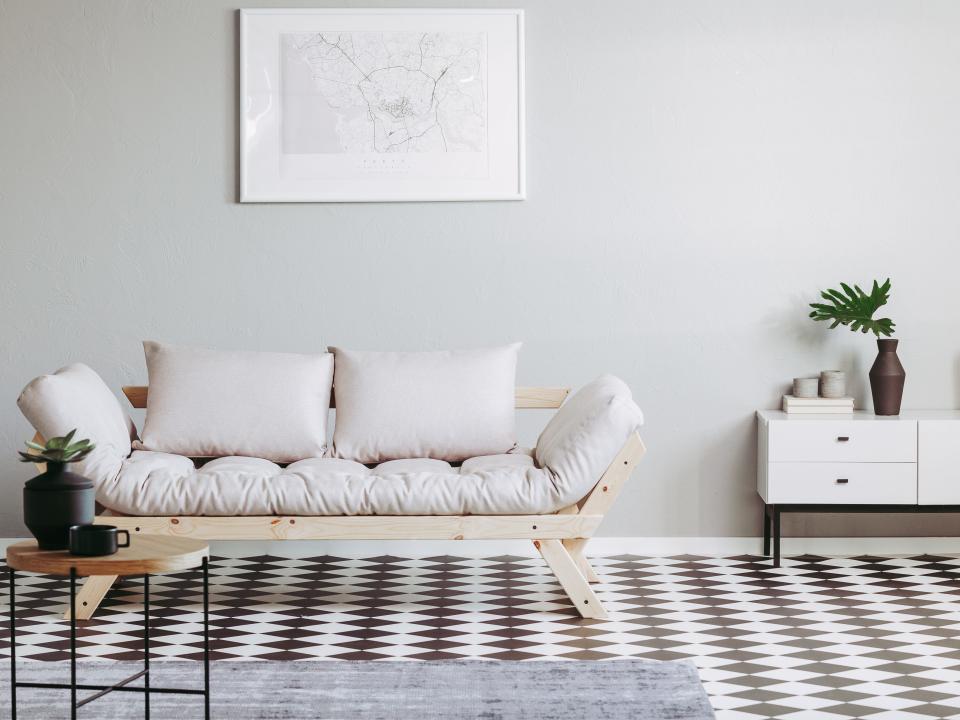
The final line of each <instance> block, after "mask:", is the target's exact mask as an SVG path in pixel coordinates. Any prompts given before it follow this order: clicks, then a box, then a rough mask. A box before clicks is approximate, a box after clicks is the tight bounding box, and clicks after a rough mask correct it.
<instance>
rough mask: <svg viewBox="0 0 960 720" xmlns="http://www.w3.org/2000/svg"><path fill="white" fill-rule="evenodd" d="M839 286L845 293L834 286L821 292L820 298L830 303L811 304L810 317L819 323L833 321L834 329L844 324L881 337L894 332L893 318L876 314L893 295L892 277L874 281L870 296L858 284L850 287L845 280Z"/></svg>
mask: <svg viewBox="0 0 960 720" xmlns="http://www.w3.org/2000/svg"><path fill="white" fill-rule="evenodd" d="M840 287H841V288H842V289H843V292H840V290H834V289H832V288H831V289H829V290H824V291H823V292H821V293H820V297H822V298H823V299H824V300H826V301H827V302H826V303H810V307H812V308H813V312H811V313H810V317H812V318H813V319H814V320H816V321H818V322H819V321H829V322H831V323H832V324H831V325H830V329H831V330H833V328H835V327H837V326H838V325H844V326H846V327H849V328H850V329H851V330H852V331H853V332H856V331H857V330H859V331H860V332H862V333H868V332H872V333H873V334H874V335H876V336H877V337H878V338H879V337H880V336H885V337H890V336H891V335H893V328H894V325H895V323H894V322H893V320H891V319H890V318H878V319H874V317H873V316H874V314H875V313H876V312H877V310H879V309H880V308H881V307H883V306H884V305H886V304H887V299H888V298H889V297H890V278H887V279H886V281H885V282H884V283H883V284H882V285H881V284H880V283H878V282H877V281H876V280H874V281H873V288H871V290H870V294H869V295H868V294H867V293H865V292H864V291H863V290H862V289H860V286H859V285H854V286H853V287H852V288H851V287H850V286H849V285H847V284H846V283H840Z"/></svg>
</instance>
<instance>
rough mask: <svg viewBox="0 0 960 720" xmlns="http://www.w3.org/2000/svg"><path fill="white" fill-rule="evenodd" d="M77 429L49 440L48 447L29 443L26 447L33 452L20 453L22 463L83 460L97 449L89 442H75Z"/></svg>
mask: <svg viewBox="0 0 960 720" xmlns="http://www.w3.org/2000/svg"><path fill="white" fill-rule="evenodd" d="M76 432H77V429H76V428H74V429H73V430H71V431H70V432H68V433H67V434H66V435H64V436H63V437H55V438H50V439H49V440H47V444H46V445H40V444H39V443H35V442H29V441H27V443H26V445H27V447H28V448H30V450H32V451H33V452H23V451H22V450H18V451H17V452H19V453H20V462H32V463H71V462H77V461H79V460H83V459H84V458H85V457H86V456H87V455H89V454H90V453H91V451H92V450H93V448H94V447H95V446H94V445H93V444H92V443H91V442H90V441H89V440H77V441H76V442H73V436H74V435H75V434H76Z"/></svg>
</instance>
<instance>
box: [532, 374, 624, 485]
mask: <svg viewBox="0 0 960 720" xmlns="http://www.w3.org/2000/svg"><path fill="white" fill-rule="evenodd" d="M642 424H643V413H642V412H641V411H640V408H638V407H637V406H636V404H635V403H634V402H633V396H632V395H631V393H630V388H629V387H627V385H626V383H624V382H623V381H622V380H620V379H619V378H616V377H614V376H613V375H603V376H601V377H599V378H597V379H596V380H594V381H593V382H592V383H589V384H587V385H585V386H584V387H582V388H581V389H580V390H579V391H578V392H577V393H576V394H575V395H574V396H573V397H571V398H570V399H569V400H567V402H566V403H564V404H563V406H562V407H561V408H560V409H559V410H558V411H557V414H556V415H554V416H553V417H552V418H551V419H550V422H549V423H547V426H546V427H545V428H544V429H543V432H542V433H540V437H539V439H538V440H537V448H536V459H537V463H538V464H539V465H541V466H543V467H546V468H549V469H550V470H551V471H553V473H554V474H556V475H557V476H559V477H563V478H565V479H566V480H567V482H569V483H570V484H572V485H575V486H581V485H583V484H585V483H587V482H588V481H589V479H590V478H593V481H594V482H596V481H597V480H598V479H600V476H601V475H602V474H603V473H604V471H606V469H607V468H608V467H609V465H610V463H611V462H613V459H614V457H615V456H616V454H617V452H619V450H620V448H621V447H623V444H624V443H625V442H626V440H627V438H628V437H629V436H630V433H632V432H634V431H635V430H637V428H639V427H640V426H641V425H642ZM577 499H578V500H579V499H580V498H577Z"/></svg>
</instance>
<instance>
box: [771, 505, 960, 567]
mask: <svg viewBox="0 0 960 720" xmlns="http://www.w3.org/2000/svg"><path fill="white" fill-rule="evenodd" d="M955 512H960V505H790V504H786V505H778V504H764V506H763V554H764V556H766V557H770V541H771V539H772V540H773V566H774V567H780V516H781V515H782V514H783V513H955Z"/></svg>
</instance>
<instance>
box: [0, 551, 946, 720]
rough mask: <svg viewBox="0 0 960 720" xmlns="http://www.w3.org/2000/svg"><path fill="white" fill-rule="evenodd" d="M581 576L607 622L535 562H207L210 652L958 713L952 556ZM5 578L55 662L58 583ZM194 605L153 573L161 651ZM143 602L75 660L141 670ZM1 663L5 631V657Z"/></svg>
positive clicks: (700, 561)
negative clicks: (554, 663)
mask: <svg viewBox="0 0 960 720" xmlns="http://www.w3.org/2000/svg"><path fill="white" fill-rule="evenodd" d="M594 564H595V566H596V568H597V570H598V572H599V573H600V575H601V577H602V579H603V582H602V584H601V585H599V586H598V587H597V589H598V593H599V595H600V598H601V600H602V601H603V602H604V603H605V605H606V607H607V609H608V611H609V613H610V619H609V620H607V621H593V620H581V619H580V618H579V617H578V616H577V615H576V614H575V612H574V610H573V609H572V607H571V606H570V605H569V603H568V602H567V600H566V598H565V597H564V595H563V593H562V591H561V590H560V587H559V586H558V585H557V583H556V581H555V580H554V578H553V577H552V575H551V574H550V572H549V570H548V569H547V568H546V567H545V566H544V564H543V563H542V562H540V561H538V560H534V559H527V558H520V557H512V556H510V557H492V558H484V559H465V558H457V557H433V558H420V559H404V558H399V557H391V556H384V557H372V558H365V559H346V558H338V557H330V556H321V557H314V558H307V559H297V560H290V559H282V558H277V557H250V558H242V559H215V560H214V561H213V562H212V563H211V579H210V582H211V605H210V608H211V622H212V648H213V657H214V658H215V659H221V660H222V659H235V660H244V659H274V660H326V659H331V660H445V659H462V658H476V659H486V660H501V659H503V660H607V659H615V658H622V657H632V658H653V659H660V660H672V659H677V658H693V659H694V661H695V662H696V663H697V665H698V666H699V668H700V674H701V677H702V679H703V681H704V685H705V687H706V689H707V692H708V693H709V694H710V696H711V700H712V702H713V705H714V707H715V708H716V710H717V715H718V717H719V718H720V719H721V720H741V719H743V720H746V719H751V720H755V719H756V718H761V717H768V718H778V719H780V718H782V719H784V720H801V719H807V718H811V719H812V718H816V719H822V720H832V719H839V718H853V717H856V718H872V719H873V720H912V719H917V720H919V719H921V718H923V719H924V720H930V719H931V718H960V559H958V558H953V557H933V556H920V557H909V558H877V557H858V558H843V559H830V558H822V557H814V556H803V557H796V558H789V559H786V560H785V562H784V567H782V568H779V569H773V568H771V567H770V563H769V561H768V560H765V559H763V558H758V557H752V556H741V557H728V558H705V557H690V556H683V557H670V558H641V557H632V556H621V557H607V558H598V559H596V560H595V563H594ZM18 578H19V581H18V594H17V606H18V620H19V622H18V656H19V657H20V658H23V659H30V660H61V659H65V658H66V657H67V648H68V641H67V638H68V628H67V625H66V623H64V622H63V621H62V620H61V619H60V618H59V615H58V613H59V611H60V610H61V604H62V603H63V602H64V595H65V591H66V582H65V581H64V580H62V579H59V580H58V579H52V578H46V577H43V576H37V575H28V574H22V573H21V574H19V575H18ZM200 593H201V586H200V578H199V574H198V573H193V572H191V573H182V574H179V575H171V576H167V577H154V578H152V579H151V609H152V617H153V622H152V623H151V635H152V638H153V642H154V649H155V652H156V655H157V656H165V657H168V658H183V659H197V658H199V657H200V655H199V649H200V648H201V647H202V644H201V642H202V639H201V634H200V632H201V620H202V615H201V604H200V603H201V594H200ZM142 600H143V598H142V592H141V585H140V582H139V579H136V578H131V579H129V580H127V581H125V582H124V584H122V585H120V586H118V587H117V588H116V589H114V591H113V592H112V593H111V594H110V595H109V596H108V599H107V600H106V601H105V602H104V604H103V606H102V607H101V609H100V611H99V612H98V614H97V616H96V617H95V618H94V619H93V620H91V621H89V622H86V623H82V627H81V630H80V641H79V652H80V653H81V654H82V655H85V656H88V657H91V658H112V659H131V660H134V659H137V658H138V657H139V654H138V648H139V647H140V642H141V635H140V633H141V632H142V626H141V622H142V619H141V615H140V613H141V611H142ZM3 612H4V615H6V613H7V608H6V605H4V607H3ZM5 620H6V618H4V624H5ZM8 655H9V635H8V634H7V633H6V628H5V627H4V631H3V634H2V635H0V657H7V656H8Z"/></svg>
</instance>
